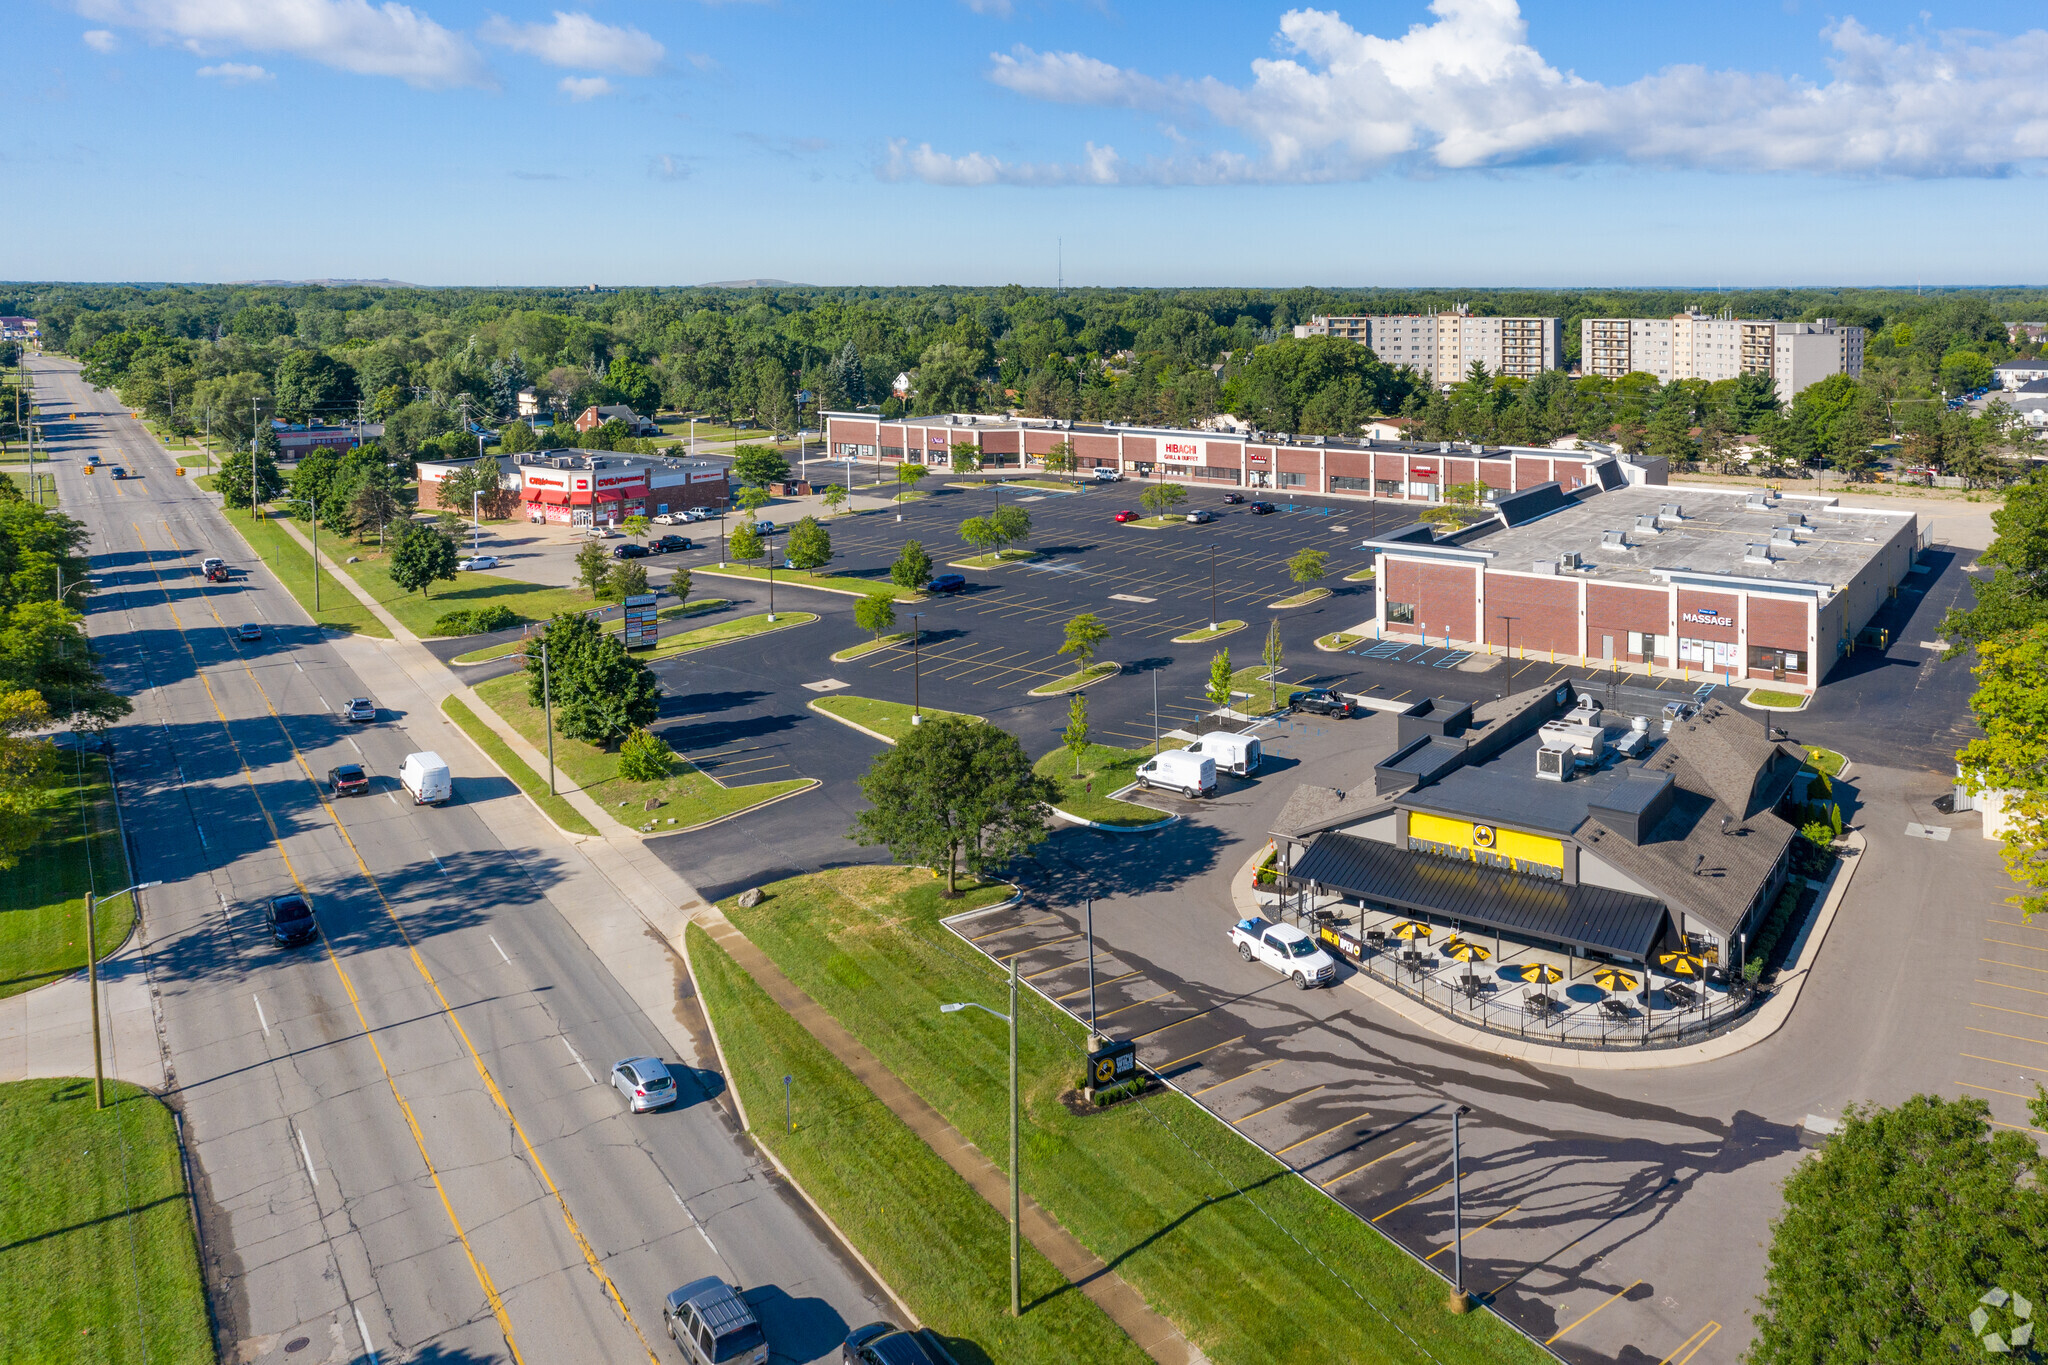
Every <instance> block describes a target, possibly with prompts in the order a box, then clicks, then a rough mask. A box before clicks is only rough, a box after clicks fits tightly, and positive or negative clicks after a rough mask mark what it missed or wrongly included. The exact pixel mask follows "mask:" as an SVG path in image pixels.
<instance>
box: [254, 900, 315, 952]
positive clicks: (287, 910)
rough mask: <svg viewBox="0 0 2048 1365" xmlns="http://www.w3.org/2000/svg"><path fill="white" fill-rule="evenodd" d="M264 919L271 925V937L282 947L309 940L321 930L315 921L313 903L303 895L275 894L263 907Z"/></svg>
mask: <svg viewBox="0 0 2048 1365" xmlns="http://www.w3.org/2000/svg"><path fill="white" fill-rule="evenodd" d="M263 920H264V922H265V923H266V924H268V925H269V926H270V939H271V942H273V943H275V944H276V945H277V946H278V947H280V948H290V947H294V946H296V945H298V944H301V943H305V942H308V941H309V940H311V939H312V938H313V937H314V936H315V935H317V934H318V933H319V932H320V927H319V925H317V924H315V923H314V922H313V904H312V902H311V901H308V900H307V899H306V898H305V897H304V896H301V895H297V894H294V895H290V896H274V897H272V898H271V901H270V904H268V905H266V906H264V907H263Z"/></svg>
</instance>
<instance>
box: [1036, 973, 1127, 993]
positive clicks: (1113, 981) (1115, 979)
mask: <svg viewBox="0 0 2048 1365" xmlns="http://www.w3.org/2000/svg"><path fill="white" fill-rule="evenodd" d="M1139 975H1142V973H1140V972H1125V973H1124V974H1123V975H1122V976H1112V977H1111V978H1110V979H1109V980H1107V981H1098V982H1096V983H1095V989H1097V990H1101V989H1102V988H1103V987H1104V986H1114V985H1115V984H1116V983H1117V982H1119V981H1129V980H1130V979H1131V978H1132V977H1134V976H1139ZM1086 994H1088V988H1087V987H1086V986H1083V987H1081V989H1079V990H1077V991H1068V992H1067V993H1066V994H1065V995H1055V996H1054V997H1053V999H1054V1000H1071V999H1073V998H1074V997H1075V996H1077V995H1086Z"/></svg>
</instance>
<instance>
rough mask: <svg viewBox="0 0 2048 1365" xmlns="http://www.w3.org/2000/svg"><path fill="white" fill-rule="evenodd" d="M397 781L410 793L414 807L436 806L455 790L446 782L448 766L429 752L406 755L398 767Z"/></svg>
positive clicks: (437, 756) (435, 754)
mask: <svg viewBox="0 0 2048 1365" xmlns="http://www.w3.org/2000/svg"><path fill="white" fill-rule="evenodd" d="M398 781H399V783H400V785H402V786H403V787H404V788H405V789H406V790H407V791H408V792H411V793H412V803H413V804H414V805H415V806H438V805H440V804H441V803H442V802H443V801H446V800H447V799H448V798H449V797H450V796H451V795H453V794H454V790H455V788H454V785H453V784H452V783H451V782H449V780H448V765H447V764H446V763H444V762H442V761H441V755H439V754H437V753H433V752H431V751H429V752H426V753H419V754H407V755H406V756H405V762H403V763H401V764H399V765H398Z"/></svg>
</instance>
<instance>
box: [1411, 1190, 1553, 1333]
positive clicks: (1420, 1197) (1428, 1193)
mask: <svg viewBox="0 0 2048 1365" xmlns="http://www.w3.org/2000/svg"><path fill="white" fill-rule="evenodd" d="M1450 1183H1451V1182H1450V1181H1449V1180H1444V1181H1442V1182H1441V1183H1439V1184H1435V1185H1431V1186H1430V1187H1429V1188H1428V1189H1426V1190H1424V1191H1423V1192H1422V1193H1421V1194H1418V1195H1416V1196H1415V1198H1414V1199H1404V1200H1402V1201H1401V1202H1400V1203H1398V1204H1396V1205H1394V1207H1392V1208H1390V1209H1388V1210H1387V1211H1386V1212H1385V1213H1383V1214H1380V1215H1379V1217H1378V1218H1374V1219H1373V1220H1372V1221H1373V1222H1375V1223H1377V1222H1379V1221H1380V1218H1387V1217H1391V1216H1392V1215H1394V1214H1397V1213H1399V1212H1400V1211H1401V1210H1402V1209H1405V1208H1407V1207H1408V1206H1409V1205H1410V1204H1413V1203H1417V1202H1419V1201H1420V1200H1424V1199H1427V1198H1429V1197H1430V1196H1431V1195H1433V1194H1435V1193H1436V1192H1437V1191H1438V1190H1440V1189H1442V1188H1443V1187H1444V1186H1445V1185H1448V1184H1450ZM1555 1339H1556V1338H1552V1340H1555Z"/></svg>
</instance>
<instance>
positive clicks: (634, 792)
mask: <svg viewBox="0 0 2048 1365" xmlns="http://www.w3.org/2000/svg"><path fill="white" fill-rule="evenodd" d="M476 694H477V695H478V696H479V697H481V698H483V700H484V701H485V702H486V703H488V704H489V706H490V708H491V709H492V710H493V711H496V712H497V713H498V714H499V715H500V716H502V717H503V718H504V720H505V723H506V724H508V725H510V726H511V727H512V728H513V729H514V730H517V731H518V732H519V734H520V735H521V736H522V737H523V738H524V739H525V740H526V741H527V743H529V744H531V745H533V746H534V748H535V749H538V750H540V751H541V752H546V750H547V744H548V737H547V732H546V728H545V722H544V721H543V719H542V716H541V708H540V707H538V706H535V705H534V704H533V703H531V702H529V701H528V700H527V699H526V674H525V672H524V670H522V671H520V672H518V673H513V674H509V675H507V676H506V677H503V678H493V679H491V680H490V681H489V682H486V683H479V684H478V685H477V688H476ZM555 766H556V769H557V770H558V771H559V772H562V773H565V774H567V775H568V778H569V780H570V781H571V782H574V783H575V784H576V785H577V786H579V787H581V788H582V789H583V790H584V791H586V792H588V793H589V794H590V796H591V798H592V799H593V800H595V801H596V802H597V803H598V804H599V805H601V806H603V807H604V808H605V809H606V810H609V811H611V812H613V814H614V815H616V816H617V818H618V819H619V820H620V821H621V822H623V823H625V824H627V825H632V826H636V827H637V826H640V825H645V824H648V823H650V822H652V823H653V824H654V825H655V827H656V828H657V829H659V830H661V831H662V832H676V831H681V830H685V829H690V828H694V827H695V826H698V825H702V824H707V823H709V822H711V821H713V820H722V819H724V818H725V817H727V816H730V815H737V814H739V813H740V812H741V811H744V810H751V809H753V808H754V807H755V806H758V805H761V804H762V803H763V802H767V801H773V800H775V799H776V798H778V797H782V796H787V795H789V794H790V793H792V792H799V791H803V790H805V789H807V788H810V787H814V786H816V785H817V782H816V780H815V779H813V778H808V777H798V778H788V779H785V780H783V781H780V782H757V783H755V784H754V785H752V786H748V787H725V786H721V785H719V784H718V783H717V782H714V781H713V780H712V779H711V778H710V777H708V776H706V775H705V774H704V773H702V772H700V771H698V769H697V767H696V766H695V765H694V764H692V763H690V762H688V761H686V760H683V759H680V758H679V759H678V760H677V762H676V766H675V770H674V771H673V772H671V773H670V774H669V775H668V777H666V778H664V779H663V780H662V781H660V782H628V781H626V780H625V779H624V778H622V777H620V776H619V756H618V754H617V753H616V752H607V751H605V750H602V749H599V748H598V747H597V746H596V745H594V744H588V743H585V742H584V741H583V740H580V739H571V738H569V737H568V736H567V735H562V734H557V735H556V736H555ZM650 799H652V800H658V801H659V802H660V803H661V804H660V805H659V806H658V807H657V808H656V809H654V810H653V811H648V810H646V809H644V807H645V806H646V803H647V802H648V801H649V800H650ZM671 820H673V821H674V822H675V823H674V824H673V825H671V824H670V823H669V821H671Z"/></svg>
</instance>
